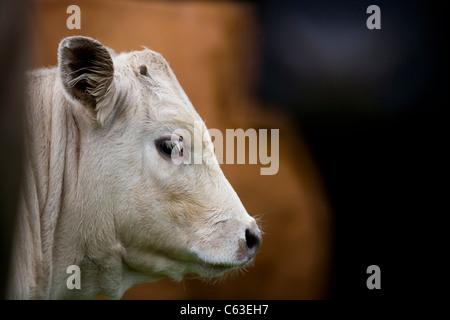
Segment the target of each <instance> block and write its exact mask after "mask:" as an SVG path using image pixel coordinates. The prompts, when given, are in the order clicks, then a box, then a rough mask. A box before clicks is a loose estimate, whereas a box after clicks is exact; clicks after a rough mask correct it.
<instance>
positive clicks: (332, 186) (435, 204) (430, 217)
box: [259, 1, 448, 299]
mask: <svg viewBox="0 0 450 320" xmlns="http://www.w3.org/2000/svg"><path fill="white" fill-rule="evenodd" d="M371 4H375V5H378V6H379V7H380V9H381V30H376V29H374V30H369V29H367V28H366V27H365V23H366V19H367V18H368V17H369V16H370V15H369V14H365V10H366V8H367V7H368V6H369V5H371ZM259 9H260V18H261V20H260V21H261V27H262V30H263V39H264V41H263V48H264V49H263V59H262V63H261V77H260V81H259V94H260V97H261V99H263V100H264V101H271V102H273V105H276V106H277V108H282V109H283V112H286V113H287V114H289V115H290V116H292V117H293V118H295V121H296V123H297V124H298V129H299V131H300V132H301V134H302V135H303V136H304V137H305V139H306V141H307V144H308V145H309V147H310V150H311V151H312V155H313V157H314V159H315V161H316V163H317V164H318V166H319V168H320V171H321V173H322V177H323V178H324V183H325V185H326V189H327V192H328V194H329V196H330V201H331V206H332V210H333V214H334V215H333V218H334V236H333V241H332V242H333V250H332V256H333V271H332V282H331V288H332V290H331V294H330V297H331V298H352V299H354V298H373V297H390V298H396V299H400V298H404V297H429V296H430V294H431V296H433V294H432V293H433V292H435V291H434V290H433V289H432V288H434V287H435V286H439V283H440V279H441V278H442V277H443V276H444V274H445V269H444V265H445V264H442V259H441V258H440V257H441V254H442V251H441V252H440V253H439V250H440V249H439V248H438V246H439V245H441V244H442V243H441V242H439V241H436V240H435V236H438V235H439V233H440V232H439V231H438V228H439V224H440V223H441V222H442V219H443V215H446V213H444V212H443V208H442V207H439V201H440V200H439V199H441V197H440V194H441V192H439V191H438V190H439V189H440V188H441V186H445V185H446V183H442V180H443V174H444V170H441V169H440V167H439V162H440V159H441V158H440V155H441V154H442V152H441V151H442V150H443V149H445V148H446V145H447V144H444V143H443V141H444V140H443V138H444V125H443V123H444V122H443V120H444V119H446V118H445V117H444V112H443V109H444V107H446V106H448V102H447V99H445V97H446V96H447V93H448V49H444V48H445V47H444V42H448V41H445V39H448V35H447V34H446V28H445V27H444V21H445V19H444V18H443V16H442V15H441V14H442V12H443V11H441V10H442V8H441V7H440V6H439V5H438V4H437V3H434V2H428V1H297V2H288V1H281V2H279V1H277V2H272V1H264V2H263V4H262V5H260V7H259ZM445 131H446V130H445ZM439 181H440V182H439ZM445 251H447V250H445ZM445 251H444V252H445ZM436 252H437V253H436ZM371 264H375V265H378V266H379V267H380V268H381V275H382V276H381V288H382V290H372V291H371V290H367V289H366V288H365V287H364V286H362V285H361V284H362V283H364V282H365V281H366V279H367V276H365V275H363V274H362V273H361V270H365V269H366V268H367V266H369V265H371ZM357 274H359V275H361V276H360V277H358V276H355V275H357Z"/></svg>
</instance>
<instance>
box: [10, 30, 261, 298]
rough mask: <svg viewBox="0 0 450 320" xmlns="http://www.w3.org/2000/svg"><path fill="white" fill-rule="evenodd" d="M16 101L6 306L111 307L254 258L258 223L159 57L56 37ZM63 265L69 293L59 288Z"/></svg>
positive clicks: (88, 40)
mask: <svg viewBox="0 0 450 320" xmlns="http://www.w3.org/2000/svg"><path fill="white" fill-rule="evenodd" d="M27 101H28V109H27V120H26V150H25V154H26V157H25V163H26V165H25V178H24V184H23V188H22V192H21V198H20V208H19V217H18V226H17V231H16V239H15V247H14V256H13V266H12V270H13V276H12V280H11V282H10V286H9V297H10V298H18V299H71V298H94V297H96V296H97V295H99V294H104V295H106V296H107V297H110V298H120V297H121V296H122V295H123V293H124V292H125V291H126V290H127V289H128V288H130V287H131V286H133V285H134V284H137V283H140V282H145V281H157V280H159V279H161V278H164V277H171V278H173V279H182V278H183V277H184V275H185V274H187V273H197V274H200V275H202V276H206V277H214V276H218V275H221V274H223V273H224V272H226V271H229V270H231V269H234V268H237V267H239V266H242V265H244V264H246V263H247V262H249V261H250V260H251V259H252V258H253V257H254V256H255V254H256V252H257V251H258V249H259V246H260V244H261V233H260V231H259V229H258V226H257V224H256V222H255V220H254V219H253V218H252V217H250V216H249V215H248V214H247V212H246V210H245V209H244V207H243V205H242V203H241V201H240V200H239V198H238V196H237V194H236V193H235V191H234V190H233V188H232V187H231V185H230V184H229V182H228V181H227V179H226V178H225V176H224V175H223V173H222V171H221V169H220V167H219V164H218V162H217V160H216V158H215V155H214V149H213V145H212V142H211V137H210V136H209V134H208V131H207V130H206V127H205V125H204V123H203V122H202V121H201V118H200V116H199V115H198V114H197V112H196V111H195V109H194V107H193V106H192V104H191V102H190V101H189V99H188V97H187V96H186V94H185V93H184V91H183V89H182V88H181V86H180V84H179V83H178V81H177V79H176V77H175V75H174V74H173V72H172V70H171V69H170V67H169V65H168V64H167V62H166V61H165V60H164V58H163V57H162V56H161V55H160V54H158V53H156V52H154V51H151V50H148V49H145V50H142V51H139V52H130V53H122V54H118V55H117V54H115V53H114V52H113V51H112V50H110V49H108V48H106V47H104V46H103V45H102V44H101V43H99V42H98V41H96V40H94V39H91V38H87V37H79V36H77V37H69V38H65V39H63V41H62V42H61V43H60V45H59V49H58V67H57V68H51V69H40V70H36V71H33V72H31V73H30V75H29V80H28V90H27ZM194 123H196V124H198V123H201V129H202V130H201V131H202V132H203V134H195V132H194V128H195V127H198V125H194ZM194 145H200V146H202V147H201V148H200V149H201V150H200V149H198V148H197V149H198V150H197V149H195V148H194ZM199 153H201V159H202V161H201V163H200V164H194V162H192V161H190V160H191V159H192V158H193V157H198V156H199ZM174 159H176V160H177V161H174ZM189 163H192V164H189ZM71 265H77V266H79V267H80V270H81V289H69V288H68V287H67V285H66V280H67V278H68V276H69V275H68V274H67V273H66V270H67V268H68V267H69V266H71Z"/></svg>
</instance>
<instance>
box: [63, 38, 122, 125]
mask: <svg viewBox="0 0 450 320" xmlns="http://www.w3.org/2000/svg"><path fill="white" fill-rule="evenodd" d="M58 68H59V75H60V78H61V82H62V84H63V87H64V90H65V92H66V94H67V95H68V96H69V97H70V98H71V99H73V100H75V101H77V102H80V103H81V104H83V105H84V106H86V107H88V108H89V109H91V110H92V111H93V112H95V113H96V116H97V119H98V120H100V122H104V121H105V117H106V116H107V115H105V114H103V116H100V115H99V114H98V113H99V112H100V111H101V110H102V109H104V108H106V109H110V110H108V111H109V112H107V114H109V113H110V111H112V109H113V107H114V104H113V102H114V101H113V100H114V98H113V97H114V95H115V94H114V90H115V88H114V64H113V60H112V58H111V55H110V53H109V51H108V49H107V48H106V47H105V46H103V45H102V44H101V43H100V42H98V41H97V40H95V39H92V38H89V37H82V36H73V37H68V38H65V39H63V40H62V41H61V43H60V44H59V49H58ZM104 111H107V110H104ZM103 113H105V112H103Z"/></svg>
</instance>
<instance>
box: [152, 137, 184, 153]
mask: <svg viewBox="0 0 450 320" xmlns="http://www.w3.org/2000/svg"><path fill="white" fill-rule="evenodd" d="M182 141H183V137H181V136H180V137H178V139H175V138H174V137H173V136H166V137H162V138H159V139H158V140H156V142H155V143H156V147H157V149H158V151H159V152H160V153H161V154H162V155H163V156H164V157H169V158H171V157H172V155H173V154H174V151H173V150H175V155H177V156H178V157H180V158H182V157H183V149H184V148H183V143H182Z"/></svg>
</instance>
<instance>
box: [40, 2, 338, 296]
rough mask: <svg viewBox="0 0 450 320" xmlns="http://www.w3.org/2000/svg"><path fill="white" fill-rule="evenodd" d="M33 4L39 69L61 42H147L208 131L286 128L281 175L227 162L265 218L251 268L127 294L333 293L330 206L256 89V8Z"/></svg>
mask: <svg viewBox="0 0 450 320" xmlns="http://www.w3.org/2000/svg"><path fill="white" fill-rule="evenodd" d="M71 4H76V5H78V6H79V7H80V8H81V30H68V29H67V27H66V20H67V18H68V17H69V16H70V14H67V13H66V8H67V7H68V6H69V5H71ZM33 10H34V15H33V18H32V19H33V20H32V26H33V27H32V33H33V49H34V52H33V56H34V61H33V67H35V68H37V67H47V66H55V65H56V63H57V61H56V53H57V48H58V43H59V42H60V41H61V39H63V38H64V37H66V36H71V35H85V36H90V37H93V38H95V39H97V40H99V41H100V42H102V43H103V44H104V45H106V46H109V47H111V48H113V49H114V50H115V51H116V52H121V51H133V50H140V49H141V46H146V47H148V48H150V49H152V50H155V51H157V52H160V53H161V54H162V55H163V56H164V57H165V58H166V59H167V61H168V62H169V64H170V65H171V67H172V69H173V70H174V72H175V74H176V75H177V77H178V80H179V82H180V83H181V85H182V87H183V88H184V90H185V91H186V93H187V95H188V96H189V97H190V99H191V101H192V103H193V104H194V106H195V107H196V109H197V111H198V112H199V114H200V116H201V117H202V118H203V119H204V120H205V121H206V124H207V126H208V127H209V128H217V129H220V130H222V131H223V132H225V129H227V128H233V129H236V128H243V129H244V130H246V129H248V128H255V129H256V130H258V129H260V128H265V129H271V128H276V129H280V166H279V172H278V173H277V174H276V175H273V176H261V175H260V174H259V170H260V167H261V164H259V165H231V164H228V165H227V164H224V165H222V169H223V171H224V173H225V175H226V176H227V178H228V179H229V180H230V183H231V184H232V185H233V187H234V188H235V190H236V192H237V193H238V195H239V196H240V198H241V200H242V202H243V204H244V206H245V207H246V209H247V210H248V212H249V213H250V214H251V215H258V216H261V217H262V229H263V230H264V240H263V245H262V248H261V251H260V253H259V254H258V255H257V257H256V261H255V264H254V266H253V267H250V268H249V269H248V272H245V273H238V274H233V275H231V276H229V277H226V278H225V279H224V280H221V281H218V282H217V283H214V282H208V281H201V280H198V279H189V277H188V278H187V279H184V280H183V281H181V282H174V281H173V280H170V279H165V280H162V281H159V282H156V283H146V284H141V285H137V286H135V287H133V288H132V289H130V290H129V291H127V292H126V294H125V295H124V297H123V299H317V298H326V297H327V295H328V292H329V275H330V243H329V240H330V212H329V209H328V206H327V202H326V199H325V196H324V193H323V191H322V186H321V182H320V177H319V174H318V172H317V170H316V168H315V166H314V163H313V162H312V160H311V158H310V156H309V155H308V150H307V148H306V146H305V144H304V143H303V141H302V139H301V137H300V136H299V135H298V132H297V131H294V128H293V127H292V126H291V125H290V124H289V123H290V122H289V121H288V120H289V119H287V118H286V117H283V116H282V115H281V114H280V113H277V112H274V111H273V110H274V109H267V108H262V105H261V102H259V101H258V99H256V98H255V97H254V96H253V94H252V92H254V90H253V88H254V85H255V77H256V75H257V74H258V69H257V68H258V63H257V62H258V59H259V56H258V46H259V40H258V39H259V29H258V25H257V23H256V22H255V8H254V6H253V4H251V3H234V2H216V3H208V2H149V1H119V0H118V1H100V0H95V1H93V0H89V1H56V0H35V1H34V9H33ZM270 110H272V111H270ZM99 298H102V297H99Z"/></svg>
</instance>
